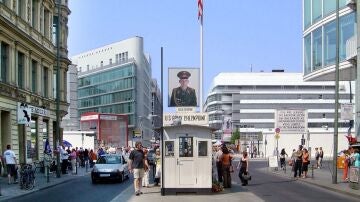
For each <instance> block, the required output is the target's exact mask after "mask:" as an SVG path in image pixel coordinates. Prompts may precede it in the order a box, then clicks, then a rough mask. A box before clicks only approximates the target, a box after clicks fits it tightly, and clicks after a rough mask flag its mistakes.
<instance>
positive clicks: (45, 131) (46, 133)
mask: <svg viewBox="0 0 360 202" xmlns="http://www.w3.org/2000/svg"><path fill="white" fill-rule="evenodd" d="M42 136H43V145H45V142H46V139H48V138H49V120H43V127H42ZM49 142H50V141H49Z"/></svg>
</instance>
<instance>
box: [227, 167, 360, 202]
mask: <svg viewBox="0 0 360 202" xmlns="http://www.w3.org/2000/svg"><path fill="white" fill-rule="evenodd" d="M235 163H237V162H234V164H235ZM264 167H266V162H265V161H251V162H250V164H249V169H250V170H249V172H250V173H251V176H252V180H251V181H250V182H249V185H248V186H242V187H241V191H248V192H251V193H253V194H254V195H256V196H257V197H259V198H261V199H263V200H264V201H266V202H272V201H274V202H279V201H283V202H285V201H291V202H296V201H301V202H303V201H306V202H311V201H314V202H320V201H321V202H322V201H326V202H331V201H334V202H335V201H336V202H338V201H341V202H345V201H360V199H358V198H353V197H348V196H346V195H344V194H340V193H336V192H333V191H328V190H326V189H323V188H320V187H317V186H314V185H310V184H306V183H303V182H299V181H296V180H291V179H286V178H284V177H280V176H277V175H273V174H271V173H269V172H267V171H264V169H261V168H264ZM237 175H238V173H237V170H236V171H235V172H234V173H233V175H232V181H233V182H235V183H237V184H240V185H241V183H240V179H239V177H238V176H237ZM289 176H290V173H289Z"/></svg>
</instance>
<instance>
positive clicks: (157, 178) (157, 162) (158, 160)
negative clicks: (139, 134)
mask: <svg viewBox="0 0 360 202" xmlns="http://www.w3.org/2000/svg"><path fill="white" fill-rule="evenodd" d="M155 165H156V172H155V179H154V183H155V186H158V185H159V183H160V179H161V156H160V149H159V148H157V149H156V150H155Z"/></svg>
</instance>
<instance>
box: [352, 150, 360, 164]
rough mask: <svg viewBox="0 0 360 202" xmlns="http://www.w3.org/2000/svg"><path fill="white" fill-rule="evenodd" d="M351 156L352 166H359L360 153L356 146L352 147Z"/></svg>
mask: <svg viewBox="0 0 360 202" xmlns="http://www.w3.org/2000/svg"><path fill="white" fill-rule="evenodd" d="M353 158H354V166H355V167H360V153H359V149H358V148H355V149H354V155H353Z"/></svg>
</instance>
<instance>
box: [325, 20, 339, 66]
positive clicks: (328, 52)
mask: <svg viewBox="0 0 360 202" xmlns="http://www.w3.org/2000/svg"><path fill="white" fill-rule="evenodd" d="M335 59H336V21H333V22H330V23H328V24H327V25H325V26H324V65H325V66H327V65H333V64H335Z"/></svg>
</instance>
